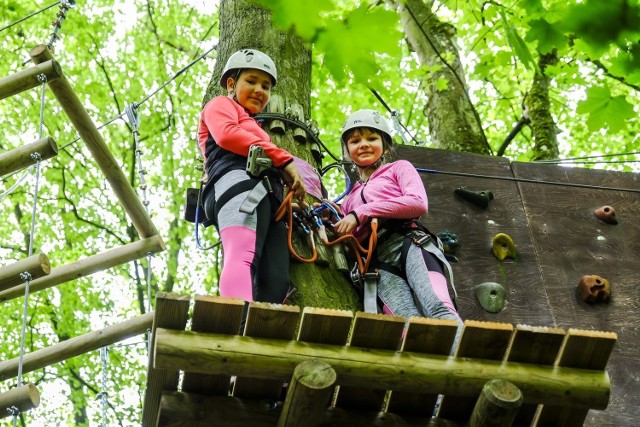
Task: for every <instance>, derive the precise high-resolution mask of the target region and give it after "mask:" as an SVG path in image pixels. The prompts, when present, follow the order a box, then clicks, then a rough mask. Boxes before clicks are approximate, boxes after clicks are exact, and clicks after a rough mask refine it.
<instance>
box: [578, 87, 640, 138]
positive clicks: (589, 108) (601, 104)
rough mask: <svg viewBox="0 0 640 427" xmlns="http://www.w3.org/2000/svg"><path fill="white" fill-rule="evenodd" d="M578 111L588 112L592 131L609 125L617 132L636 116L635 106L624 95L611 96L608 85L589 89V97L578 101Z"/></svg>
mask: <svg viewBox="0 0 640 427" xmlns="http://www.w3.org/2000/svg"><path fill="white" fill-rule="evenodd" d="M577 112H578V113H579V114H588V117H587V128H588V129H589V130H590V131H591V132H595V131H597V130H599V129H602V128H606V127H608V128H609V130H610V131H611V132H617V131H619V130H620V129H623V128H625V127H626V121H627V120H628V119H630V118H632V117H634V116H635V113H634V111H633V106H632V105H631V104H629V103H628V102H627V100H626V99H625V97H624V96H622V95H618V96H611V91H610V90H609V87H607V86H601V87H592V88H589V89H587V99H586V100H584V101H580V102H579V103H578V109H577Z"/></svg>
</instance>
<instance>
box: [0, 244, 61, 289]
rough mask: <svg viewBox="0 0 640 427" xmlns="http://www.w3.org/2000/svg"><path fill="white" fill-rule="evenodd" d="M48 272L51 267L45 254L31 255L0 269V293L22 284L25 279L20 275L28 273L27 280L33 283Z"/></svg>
mask: <svg viewBox="0 0 640 427" xmlns="http://www.w3.org/2000/svg"><path fill="white" fill-rule="evenodd" d="M49 272H51V266H50V265H49V258H48V257H47V256H46V255H45V254H43V253H39V254H35V255H31V256H30V257H28V258H25V259H21V260H20V261H18V262H14V263H13V264H11V265H7V266H4V267H2V268H0V291H4V290H5V289H9V288H12V287H14V286H16V285H19V284H20V283H24V282H25V279H24V278H23V277H22V273H29V275H30V278H29V280H30V281H33V280H34V279H37V278H39V277H42V276H46V275H47V274H49Z"/></svg>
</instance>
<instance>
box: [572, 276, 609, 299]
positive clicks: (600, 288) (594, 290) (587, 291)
mask: <svg viewBox="0 0 640 427" xmlns="http://www.w3.org/2000/svg"><path fill="white" fill-rule="evenodd" d="M577 289H578V292H579V293H580V297H581V298H582V300H583V301H584V302H588V303H589V304H594V303H597V302H604V303H607V304H608V303H609V300H610V299H611V285H610V284H609V281H608V280H607V279H603V278H602V277H600V276H597V275H586V276H582V277H581V278H580V282H578V288H577Z"/></svg>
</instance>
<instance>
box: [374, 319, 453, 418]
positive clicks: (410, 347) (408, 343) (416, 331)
mask: <svg viewBox="0 0 640 427" xmlns="http://www.w3.org/2000/svg"><path fill="white" fill-rule="evenodd" d="M457 330H458V322H456V321H455V320H445V319H431V318H425V317H411V318H410V319H409V327H408V328H407V333H406V334H405V337H404V342H403V343H402V351H410V352H416V353H427V354H438V355H442V356H446V355H448V354H450V353H451V347H452V345H453V342H454V340H455V337H456V332H457ZM437 398H438V394H437V393H406V392H401V391H392V392H391V393H390V394H389V399H388V404H387V411H388V412H392V413H394V414H400V415H408V416H427V417H430V416H431V415H432V414H433V408H434V405H435V403H436V400H437Z"/></svg>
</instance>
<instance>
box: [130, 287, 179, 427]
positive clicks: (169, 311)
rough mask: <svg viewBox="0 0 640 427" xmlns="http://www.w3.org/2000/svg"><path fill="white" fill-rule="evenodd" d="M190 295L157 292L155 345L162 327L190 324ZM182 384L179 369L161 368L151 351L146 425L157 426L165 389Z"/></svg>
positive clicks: (145, 403)
mask: <svg viewBox="0 0 640 427" xmlns="http://www.w3.org/2000/svg"><path fill="white" fill-rule="evenodd" d="M189 302H190V298H189V296H188V295H179V294H175V293H166V292H158V294H157V295H156V311H155V316H154V319H153V328H152V331H151V349H154V348H155V345H156V330H157V329H158V328H166V329H175V330H184V328H185V326H186V325H187V318H188V312H189ZM177 388H178V371H177V370H165V369H157V368H156V367H155V355H154V353H153V352H152V353H151V354H149V367H148V371H147V388H146V393H145V395H144V404H143V408H142V426H143V427H155V426H156V424H157V418H158V409H159V407H160V395H161V394H162V392H163V391H173V390H177Z"/></svg>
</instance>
